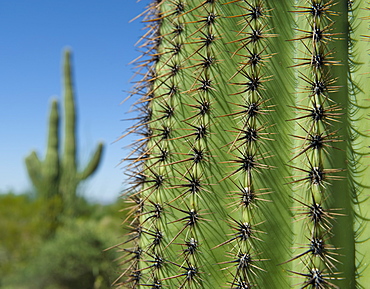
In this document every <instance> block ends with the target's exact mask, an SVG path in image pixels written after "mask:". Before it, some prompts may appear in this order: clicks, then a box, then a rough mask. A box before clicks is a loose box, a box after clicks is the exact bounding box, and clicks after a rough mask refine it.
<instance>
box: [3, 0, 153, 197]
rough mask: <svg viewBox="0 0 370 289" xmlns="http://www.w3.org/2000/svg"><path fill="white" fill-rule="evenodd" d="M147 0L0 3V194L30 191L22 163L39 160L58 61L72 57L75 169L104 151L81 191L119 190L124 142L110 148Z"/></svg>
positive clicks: (56, 89)
mask: <svg viewBox="0 0 370 289" xmlns="http://www.w3.org/2000/svg"><path fill="white" fill-rule="evenodd" d="M148 3H149V0H142V1H140V2H137V1H136V0H100V1H99V0H90V1H85V0H63V1H62V0H16V1H14V0H11V1H7V0H0V27H1V28H0V191H2V192H4V191H8V190H11V189H12V190H14V191H15V192H22V191H24V190H27V189H29V188H31V186H32V185H31V182H30V181H29V179H28V176H27V172H26V168H25V165H24V158H25V157H26V156H27V155H28V154H29V153H30V152H31V151H32V150H36V151H37V152H38V154H39V156H40V157H41V158H43V157H44V154H45V146H46V133H47V127H46V124H47V117H48V113H49V104H50V100H51V98H52V97H57V98H59V99H60V97H61V91H62V88H61V56H62V51H63V48H64V47H70V48H71V49H72V51H73V60H74V80H75V88H76V93H77V110H78V117H79V119H78V134H79V135H78V139H79V153H80V163H81V165H84V163H86V161H87V159H88V158H89V157H90V154H91V153H92V151H93V149H95V147H96V144H97V143H98V141H104V142H105V144H106V150H105V154H104V157H103V162H102V164H101V166H100V168H99V170H98V171H97V172H96V174H95V175H94V176H93V177H92V178H90V179H89V181H87V182H86V183H85V184H84V185H83V187H82V192H83V193H84V195H86V196H87V197H89V198H90V199H92V200H96V201H102V202H107V201H111V200H114V199H115V198H116V197H117V196H118V195H119V194H120V191H121V190H122V188H123V187H124V184H123V183H124V180H125V179H124V175H123V170H124V168H123V167H122V166H118V167H117V164H118V163H119V162H120V159H121V158H123V157H124V156H125V155H126V154H127V150H125V149H123V147H124V146H126V145H128V144H129V142H130V139H126V140H121V141H119V142H117V143H113V144H112V142H113V141H114V140H115V139H116V138H117V137H119V136H120V135H121V133H122V132H124V131H125V129H126V128H127V127H128V125H129V124H130V123H129V122H127V121H122V119H124V118H128V117H132V115H127V114H126V112H127V111H128V109H129V105H130V102H129V103H125V104H123V105H120V103H121V101H122V100H123V99H125V98H126V96H127V92H125V91H128V90H130V88H131V84H130V82H129V80H130V77H131V76H132V74H133V67H132V66H130V65H128V63H129V62H130V61H131V60H133V59H134V58H136V57H137V56H138V55H139V52H138V51H137V49H136V48H135V47H134V44H135V42H136V41H137V40H138V39H139V38H140V35H142V33H143V30H142V27H143V24H142V23H141V22H140V20H135V21H134V22H131V23H129V21H130V20H131V19H132V18H134V17H135V16H136V15H138V14H139V13H141V12H142V11H143V9H144V6H146V5H147V4H148Z"/></svg>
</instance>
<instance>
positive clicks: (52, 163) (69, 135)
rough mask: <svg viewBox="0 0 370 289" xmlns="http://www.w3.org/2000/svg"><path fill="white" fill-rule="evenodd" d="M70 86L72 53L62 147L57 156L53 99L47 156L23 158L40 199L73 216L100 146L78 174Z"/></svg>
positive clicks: (66, 61) (67, 73) (97, 160)
mask: <svg viewBox="0 0 370 289" xmlns="http://www.w3.org/2000/svg"><path fill="white" fill-rule="evenodd" d="M74 98H75V97H74V91H73V83H72V71H71V52H70V51H68V50H67V51H65V54H64V126H63V127H64V146H63V154H62V155H60V154H59V151H60V149H61V144H60V125H59V122H60V121H59V104H58V101H57V100H53V101H52V104H51V111H50V117H49V133H48V144H47V150H46V156H45V160H44V161H40V159H39V157H38V156H37V154H36V152H32V153H31V154H30V155H29V156H28V157H27V158H26V166H27V170H28V174H29V176H30V178H31V181H32V183H33V185H34V186H35V188H36V189H37V191H38V193H39V194H40V196H42V197H43V198H54V199H58V200H57V201H58V202H59V201H61V202H62V210H63V214H65V215H70V216H71V215H75V214H76V210H77V208H78V206H77V204H76V199H77V195H76V193H77V187H78V184H79V183H80V182H81V181H83V180H85V179H87V178H88V177H89V176H91V175H92V174H93V173H94V172H95V171H96V169H97V168H98V165H99V163H100V160H101V156H102V151H103V144H102V143H99V144H98V147H97V148H96V150H95V153H94V154H93V156H92V158H91V159H90V161H89V162H88V164H87V166H86V167H85V168H84V169H83V170H81V171H79V170H78V163H77V149H76V110H75V100H74Z"/></svg>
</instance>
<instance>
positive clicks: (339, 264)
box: [117, 0, 370, 288]
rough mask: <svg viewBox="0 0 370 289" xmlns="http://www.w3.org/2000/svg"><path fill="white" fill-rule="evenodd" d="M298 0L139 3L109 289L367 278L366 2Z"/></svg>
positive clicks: (321, 284) (347, 283) (337, 283)
mask: <svg viewBox="0 0 370 289" xmlns="http://www.w3.org/2000/svg"><path fill="white" fill-rule="evenodd" d="M296 2H297V3H292V2H291V1H263V0H254V1H246V0H229V1H228V0H222V1H218V0H193V1H186V0H162V1H160V0H158V1H154V2H152V3H151V4H150V5H149V6H148V9H147V11H146V16H145V17H144V22H145V23H146V25H147V28H148V32H147V33H146V34H145V36H144V37H143V41H144V43H143V44H142V46H141V47H143V48H146V52H144V55H143V57H142V59H140V60H138V68H139V73H141V74H143V79H142V80H141V81H139V82H138V83H137V85H136V86H135V88H134V92H133V94H135V95H141V98H140V99H139V100H138V101H137V103H136V106H137V108H138V110H139V111H140V113H141V116H140V117H139V122H138V123H137V124H135V125H134V126H132V127H131V129H130V130H129V133H137V134H139V135H140V138H139V140H138V141H137V142H136V143H135V146H134V149H133V151H132V153H131V154H130V155H129V156H128V157H127V158H126V160H129V161H130V164H129V165H128V167H129V169H130V173H128V175H129V176H131V177H132V181H131V187H130V189H129V190H128V192H127V195H128V202H130V203H132V207H131V208H130V211H129V218H128V219H127V220H128V221H127V222H128V223H129V227H130V228H131V232H130V233H129V235H128V239H127V240H126V241H124V242H123V243H122V244H121V245H122V246H123V251H124V252H125V257H124V258H125V259H124V261H123V264H124V266H123V272H122V274H121V276H120V278H118V279H117V284H119V285H121V286H122V287H125V288H148V287H150V288H253V287H257V288H361V286H366V284H368V282H369V280H368V278H369V277H367V276H370V272H368V270H370V269H369V268H367V267H366V264H367V262H368V261H369V260H368V258H369V255H366V254H364V253H366V252H367V250H368V247H369V245H368V244H367V243H366V242H361V241H362V240H365V239H366V233H368V231H367V230H368V229H367V227H366V226H365V222H366V217H367V216H366V211H367V208H368V207H369V200H368V198H367V196H368V194H369V189H368V185H369V181H368V180H367V179H366V173H367V167H368V165H369V158H366V156H365V155H368V153H369V148H368V147H369V140H368V137H367V135H366V134H367V132H366V124H365V122H366V121H367V118H368V117H367V116H368V114H369V109H368V103H367V100H368V99H367V98H368V97H369V96H368V91H369V90H368V89H367V88H368V87H367V85H368V84H367V81H366V79H367V78H368V75H366V72H367V68H366V67H368V64H369V56H368V52H367V51H366V48H365V45H366V41H363V40H364V39H363V38H364V37H362V36H363V35H366V33H367V29H368V28H367V27H368V21H366V17H365V18H364V16H365V15H366V13H365V12H366V9H368V8H367V7H368V4H366V3H365V2H364V1H358V2H356V1H352V2H353V3H352V2H351V3H349V2H347V1H338V3H334V1H320V0H310V1H296ZM293 5H295V6H293ZM288 11H289V12H288ZM367 11H368V10H367ZM128 244H130V245H128ZM367 272H368V273H369V274H367ZM364 288H365V287H364Z"/></svg>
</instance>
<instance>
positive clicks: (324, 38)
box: [289, 0, 341, 288]
mask: <svg viewBox="0 0 370 289" xmlns="http://www.w3.org/2000/svg"><path fill="white" fill-rule="evenodd" d="M308 4H309V5H307V6H297V7H296V11H295V12H296V13H298V21H297V22H298V23H302V24H303V25H305V27H299V28H298V29H297V31H298V37H297V38H296V39H293V40H295V41H297V42H298V43H299V44H298V45H297V46H298V49H299V50H300V51H302V56H301V57H299V58H298V59H297V64H296V65H295V67H296V68H298V74H299V78H300V80H301V82H300V83H301V84H302V85H301V91H299V92H298V93H299V94H300V95H301V97H300V98H299V102H298V105H297V106H295V107H294V108H295V109H296V110H297V113H298V114H299V116H298V117H296V118H294V119H292V121H295V122H297V125H298V129H297V131H300V133H299V134H297V135H293V137H294V138H295V139H296V140H297V143H298V144H299V147H298V148H297V153H296V154H295V155H294V157H293V158H292V159H291V161H295V163H296V165H294V166H291V167H292V168H293V169H294V170H296V171H297V176H296V177H295V178H296V179H295V180H294V181H293V182H292V183H294V184H296V192H297V195H296V196H295V197H294V199H295V201H296V203H297V205H298V208H297V210H298V212H297V213H298V217H297V221H298V222H299V223H298V226H301V227H302V229H301V230H300V234H301V236H299V237H298V238H299V240H300V241H302V242H305V243H304V244H302V243H301V244H299V245H298V246H299V247H298V248H297V247H296V250H297V251H298V254H297V255H296V256H295V257H294V258H292V259H291V260H289V261H293V260H299V262H300V264H303V268H302V270H303V271H302V272H301V271H296V270H293V271H291V272H292V273H294V274H296V275H298V276H301V277H303V278H304V279H305V280H304V282H303V285H302V287H301V288H308V287H309V288H339V287H337V286H336V285H334V284H333V283H332V280H334V279H336V275H337V274H338V272H336V264H337V263H338V261H337V259H336V258H337V257H336V256H338V255H339V254H338V253H337V251H336V248H334V247H333V246H332V245H331V244H330V239H331V238H332V236H333V233H332V228H333V220H334V217H335V215H338V213H336V212H335V210H334V209H330V193H331V192H330V184H331V182H332V181H337V180H339V179H340V177H339V176H337V175H336V173H338V172H340V171H341V169H337V168H331V167H330V153H331V152H332V151H333V149H336V148H335V146H334V144H335V143H336V142H339V141H340V140H339V139H338V132H337V131H333V129H332V123H333V122H337V121H338V118H339V117H340V115H341V113H340V112H339V110H340V107H339V106H338V105H337V104H336V102H335V99H333V97H332V95H333V93H334V92H336V91H337V90H338V86H335V82H336V79H335V78H333V77H332V74H331V67H332V66H333V65H338V62H337V61H335V60H333V50H330V48H329V47H330V45H329V44H330V43H331V42H332V41H333V40H335V38H336V37H338V35H337V34H336V33H333V31H332V26H333V24H334V23H333V20H332V19H331V17H332V16H335V15H336V13H335V12H333V11H332V10H331V8H332V6H333V5H335V4H334V2H333V1H322V0H310V1H308ZM303 19H306V20H307V22H306V23H304V20H303ZM332 193H334V194H335V192H332ZM301 222H303V223H304V224H302V223H301Z"/></svg>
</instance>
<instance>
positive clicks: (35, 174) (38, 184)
mask: <svg viewBox="0 0 370 289" xmlns="http://www.w3.org/2000/svg"><path fill="white" fill-rule="evenodd" d="M58 126H59V112H58V102H57V101H56V100H53V101H52V103H51V109H50V116H49V131H48V141H47V151H46V156H45V160H44V161H43V162H41V161H40V160H39V158H38V156H37V154H36V153H35V152H32V153H31V155H29V156H28V157H27V158H26V166H27V170H28V174H29V176H30V178H31V181H32V183H33V185H34V186H35V188H36V189H37V190H38V191H39V192H40V194H41V195H42V196H43V197H48V196H52V195H54V194H56V193H57V187H58V179H59V157H58V149H59V147H58V143H59V131H58Z"/></svg>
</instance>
